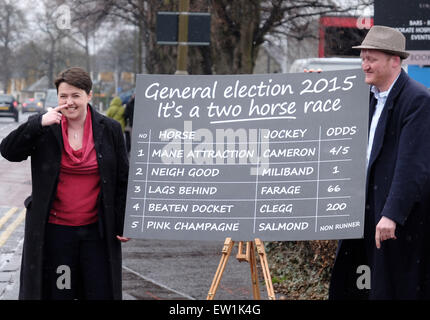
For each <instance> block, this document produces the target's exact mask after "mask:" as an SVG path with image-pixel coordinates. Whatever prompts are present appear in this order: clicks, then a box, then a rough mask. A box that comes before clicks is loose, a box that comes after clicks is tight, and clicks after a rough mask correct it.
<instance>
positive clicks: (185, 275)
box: [0, 206, 267, 301]
mask: <svg viewBox="0 0 430 320" xmlns="http://www.w3.org/2000/svg"><path fill="white" fill-rule="evenodd" d="M24 216H25V209H24V208H19V207H6V206H0V300H17V299H18V294H19V276H20V267H21V257H22V246H23V242H24ZM222 247H223V242H209V241H202V242H198V241H161V240H137V239H132V240H130V241H129V242H127V243H125V244H123V299H124V300H188V301H191V300H205V299H206V297H207V294H208V291H209V288H210V286H211V283H212V280H213V277H214V275H215V272H216V269H217V267H218V264H219V262H220V258H221V250H222ZM234 254H235V253H232V255H231V257H230V259H229V260H228V263H227V264H226V269H225V271H224V273H223V275H222V280H221V282H220V285H219V287H218V290H217V292H216V296H215V300H252V299H253V295H252V283H251V276H250V268H249V264H248V263H246V262H242V263H241V262H239V261H238V260H237V259H235V258H234ZM260 273H261V272H260ZM260 280H261V281H260V283H261V284H260V291H261V299H264V300H266V299H267V291H266V288H265V286H264V281H262V279H260Z"/></svg>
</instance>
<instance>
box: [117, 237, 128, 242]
mask: <svg viewBox="0 0 430 320" xmlns="http://www.w3.org/2000/svg"><path fill="white" fill-rule="evenodd" d="M116 238H117V239H118V240H119V241H121V242H127V241H128V240H130V238H126V237H121V236H116Z"/></svg>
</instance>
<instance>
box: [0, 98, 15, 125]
mask: <svg viewBox="0 0 430 320" xmlns="http://www.w3.org/2000/svg"><path fill="white" fill-rule="evenodd" d="M0 117H11V118H14V119H15V122H18V120H19V112H18V101H16V100H15V98H14V97H13V96H12V95H10V94H0Z"/></svg>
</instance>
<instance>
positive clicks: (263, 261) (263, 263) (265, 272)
mask: <svg viewBox="0 0 430 320" xmlns="http://www.w3.org/2000/svg"><path fill="white" fill-rule="evenodd" d="M255 244H256V246H257V252H258V255H259V256H260V263H261V268H262V270H263V276H264V281H265V282H266V287H267V295H268V296H269V299H270V300H275V291H274V290H273V283H272V277H271V275H270V270H269V264H268V263H267V256H266V250H265V249H264V244H263V242H262V241H261V240H260V239H258V238H256V239H255Z"/></svg>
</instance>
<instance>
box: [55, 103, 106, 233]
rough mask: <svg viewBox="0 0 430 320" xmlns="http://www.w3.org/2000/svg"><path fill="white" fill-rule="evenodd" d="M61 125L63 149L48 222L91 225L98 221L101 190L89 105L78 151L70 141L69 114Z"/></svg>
mask: <svg viewBox="0 0 430 320" xmlns="http://www.w3.org/2000/svg"><path fill="white" fill-rule="evenodd" d="M61 125H62V126H61V127H62V134H63V145H64V148H63V153H62V156H61V169H60V176H59V179H58V185H57V193H56V196H55V199H54V202H53V204H52V208H51V212H50V216H49V222H50V223H54V224H61V225H68V226H81V225H87V224H91V223H94V222H96V221H97V211H98V210H97V197H98V195H99V193H100V174H99V171H98V164H97V156H96V149H95V148H94V138H93V127H92V122H91V111H90V110H89V108H88V110H87V117H86V119H85V124H84V136H83V138H82V148H81V149H79V150H73V149H72V147H71V146H70V144H69V138H68V135H67V127H68V123H67V119H66V117H63V119H62V121H61Z"/></svg>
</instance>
